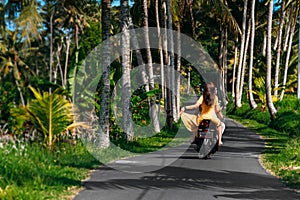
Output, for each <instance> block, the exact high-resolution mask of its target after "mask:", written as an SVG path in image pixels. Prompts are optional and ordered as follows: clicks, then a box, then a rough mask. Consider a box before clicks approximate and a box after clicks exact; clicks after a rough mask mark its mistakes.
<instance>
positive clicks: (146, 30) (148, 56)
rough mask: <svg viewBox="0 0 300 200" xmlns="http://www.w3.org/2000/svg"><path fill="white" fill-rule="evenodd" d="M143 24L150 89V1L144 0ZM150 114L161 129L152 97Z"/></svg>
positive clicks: (151, 85) (156, 126)
mask: <svg viewBox="0 0 300 200" xmlns="http://www.w3.org/2000/svg"><path fill="white" fill-rule="evenodd" d="M143 14H144V16H143V26H144V31H145V33H144V37H145V46H146V55H147V66H148V67H147V69H148V70H147V72H148V77H149V90H150V91H151V90H153V89H154V77H153V66H152V55H151V50H150V41H149V29H148V27H149V25H148V20H149V19H148V1H147V0H143ZM150 108H151V109H150V112H151V113H150V115H151V119H152V122H153V128H154V131H155V132H156V133H158V132H159V131H160V127H159V121H158V117H157V108H156V103H155V99H154V98H151V99H150Z"/></svg>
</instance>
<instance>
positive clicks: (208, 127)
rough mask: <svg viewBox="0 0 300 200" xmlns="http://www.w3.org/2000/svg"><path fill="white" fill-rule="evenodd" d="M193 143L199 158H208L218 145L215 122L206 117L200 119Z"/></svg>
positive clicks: (216, 149)
mask: <svg viewBox="0 0 300 200" xmlns="http://www.w3.org/2000/svg"><path fill="white" fill-rule="evenodd" d="M193 144H194V149H195V150H196V151H197V152H198V157H199V158H203V159H210V156H211V155H212V154H214V153H216V152H217V151H218V147H219V145H218V133H217V130H216V126H215V124H214V123H211V121H210V120H208V119H204V120H202V122H201V123H200V124H199V127H198V134H197V136H196V137H195V141H194V142H193Z"/></svg>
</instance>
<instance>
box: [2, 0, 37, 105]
mask: <svg viewBox="0 0 300 200" xmlns="http://www.w3.org/2000/svg"><path fill="white" fill-rule="evenodd" d="M19 2H20V3H22V10H21V12H20V14H19V15H18V17H17V18H16V19H15V26H16V28H15V29H14V30H12V31H11V30H7V31H6V35H5V38H6V40H5V43H6V48H5V49H4V52H2V53H1V54H2V55H1V54H0V55H1V60H2V70H3V69H4V72H5V73H4V75H6V74H7V73H6V72H7V69H8V68H11V69H12V70H11V71H12V72H13V77H14V81H15V84H16V86H17V89H18V91H19V94H20V99H21V103H22V105H23V106H25V99H24V95H23V88H22V86H23V84H22V82H23V80H22V76H21V73H20V72H21V71H23V72H24V69H25V71H29V72H30V73H31V74H34V73H33V72H32V70H30V67H29V66H28V65H27V64H26V63H25V62H24V61H23V59H22V56H21V54H22V52H28V51H32V50H34V49H36V48H31V43H32V41H37V40H40V39H41V36H40V31H39V29H40V27H41V26H42V17H41V16H40V14H39V12H38V4H37V1H35V0H34V1H31V2H29V3H27V4H25V2H23V1H19ZM10 3H11V2H8V4H6V5H5V8H10V9H13V7H12V5H11V4H10ZM13 11H15V10H13ZM17 44H21V48H20V47H19V48H17ZM2 70H1V71H2Z"/></svg>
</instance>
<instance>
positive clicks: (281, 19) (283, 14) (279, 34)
mask: <svg viewBox="0 0 300 200" xmlns="http://www.w3.org/2000/svg"><path fill="white" fill-rule="evenodd" d="M284 17H285V1H283V2H282V6H281V16H280V24H279V30H278V36H277V38H278V42H277V56H276V67H275V78H274V87H275V91H274V96H275V97H276V98H277V97H278V87H279V84H278V83H279V69H280V59H281V51H282V31H283V24H284Z"/></svg>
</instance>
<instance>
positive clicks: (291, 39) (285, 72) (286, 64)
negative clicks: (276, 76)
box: [280, 19, 296, 100]
mask: <svg viewBox="0 0 300 200" xmlns="http://www.w3.org/2000/svg"><path fill="white" fill-rule="evenodd" d="M292 21H293V23H292V25H291V32H290V36H289V38H290V40H289V43H288V48H287V53H286V60H285V67H284V75H283V83H282V86H283V88H282V91H281V95H280V100H282V99H283V96H284V92H285V86H286V82H287V76H288V68H289V63H290V56H291V50H292V43H293V37H294V32H295V26H296V23H295V19H293V20H292Z"/></svg>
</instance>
